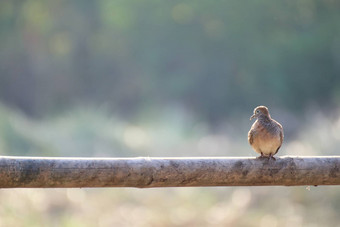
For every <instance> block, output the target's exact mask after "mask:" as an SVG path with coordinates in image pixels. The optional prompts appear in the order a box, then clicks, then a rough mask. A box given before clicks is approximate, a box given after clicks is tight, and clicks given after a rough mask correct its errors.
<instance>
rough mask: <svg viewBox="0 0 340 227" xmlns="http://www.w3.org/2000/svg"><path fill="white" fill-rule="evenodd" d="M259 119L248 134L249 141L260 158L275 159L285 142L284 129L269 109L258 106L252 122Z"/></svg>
mask: <svg viewBox="0 0 340 227" xmlns="http://www.w3.org/2000/svg"><path fill="white" fill-rule="evenodd" d="M253 118H257V120H256V121H255V122H254V124H253V125H252V126H251V128H250V130H249V132H248V141H249V144H250V145H251V146H252V148H253V149H254V150H255V151H256V152H257V153H259V154H261V156H260V157H268V158H273V159H275V158H274V157H273V156H274V155H275V154H276V153H277V152H278V151H279V149H280V147H281V145H282V142H283V137H284V136H283V128H282V126H281V124H280V123H279V122H277V121H275V120H274V119H272V118H271V117H270V114H269V111H268V108H267V107H265V106H258V107H256V108H255V109H254V114H253V115H252V116H251V117H250V120H251V119H253Z"/></svg>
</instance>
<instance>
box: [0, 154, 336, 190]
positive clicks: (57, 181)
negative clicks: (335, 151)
mask: <svg viewBox="0 0 340 227" xmlns="http://www.w3.org/2000/svg"><path fill="white" fill-rule="evenodd" d="M339 169H340V156H332V157H330V156H329V157H277V158H276V160H273V159H271V160H268V159H256V158H249V157H245V158H206V157H203V158H37V157H0V188H65V187H77V188H79V187H138V188H151V187H191V186H261V185H285V186H292V185H340V170H339Z"/></svg>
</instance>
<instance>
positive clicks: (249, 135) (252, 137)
mask: <svg viewBox="0 0 340 227" xmlns="http://www.w3.org/2000/svg"><path fill="white" fill-rule="evenodd" d="M248 142H249V144H250V145H252V144H253V142H254V130H252V129H250V131H249V132H248Z"/></svg>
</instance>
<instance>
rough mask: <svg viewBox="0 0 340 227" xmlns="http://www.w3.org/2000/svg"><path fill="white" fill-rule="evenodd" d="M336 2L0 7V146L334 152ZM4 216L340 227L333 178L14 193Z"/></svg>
mask: <svg viewBox="0 0 340 227" xmlns="http://www.w3.org/2000/svg"><path fill="white" fill-rule="evenodd" d="M339 12H340V2H339V1H335V0H324V1H321V0H298V1H279V2H277V1H268V0H259V1H242V2H240V1H236V0H229V1H212V2H207V1H203V0H195V1H189V0H187V1H177V0H176V1H154V0H138V1H137V0H132V1H123V0H116V1H109V0H98V1H42V0H29V1H10V0H2V1H1V3H0V153H1V155H23V156H79V157H84V156H86V157H135V156H150V157H155V156H158V157H173V156H182V157H187V156H256V155H257V154H256V153H255V152H253V151H252V149H251V148H250V146H249V145H248V142H247V132H248V130H249V128H250V126H251V124H252V122H250V121H249V117H250V115H251V114H252V111H253V109H254V107H256V106H257V105H266V106H268V107H269V109H270V112H271V115H272V117H273V118H274V119H276V120H278V121H279V122H281V123H282V125H283V126H284V129H285V142H284V145H283V147H282V148H281V150H280V152H279V155H337V154H339V153H338V152H339V149H338V147H339V145H340V108H339V105H340V13H339ZM0 199H1V206H0V217H1V218H0V226H271V227H275V226H336V225H338V226H340V225H339V223H340V217H339V215H338V211H339V209H340V193H339V191H338V187H316V188H315V187H307V188H306V187H289V188H284V187H233V188H231V187H229V188H227V187H220V188H171V189H169V188H168V189H166V188H163V189H143V190H141V189H126V188H121V189H112V188H111V189H8V190H1V191H0Z"/></svg>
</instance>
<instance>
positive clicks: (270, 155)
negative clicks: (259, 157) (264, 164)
mask: <svg viewBox="0 0 340 227" xmlns="http://www.w3.org/2000/svg"><path fill="white" fill-rule="evenodd" d="M268 159H269V160H270V159H273V160H274V161H276V158H274V156H273V155H272V154H271V153H270V154H269V157H268Z"/></svg>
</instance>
